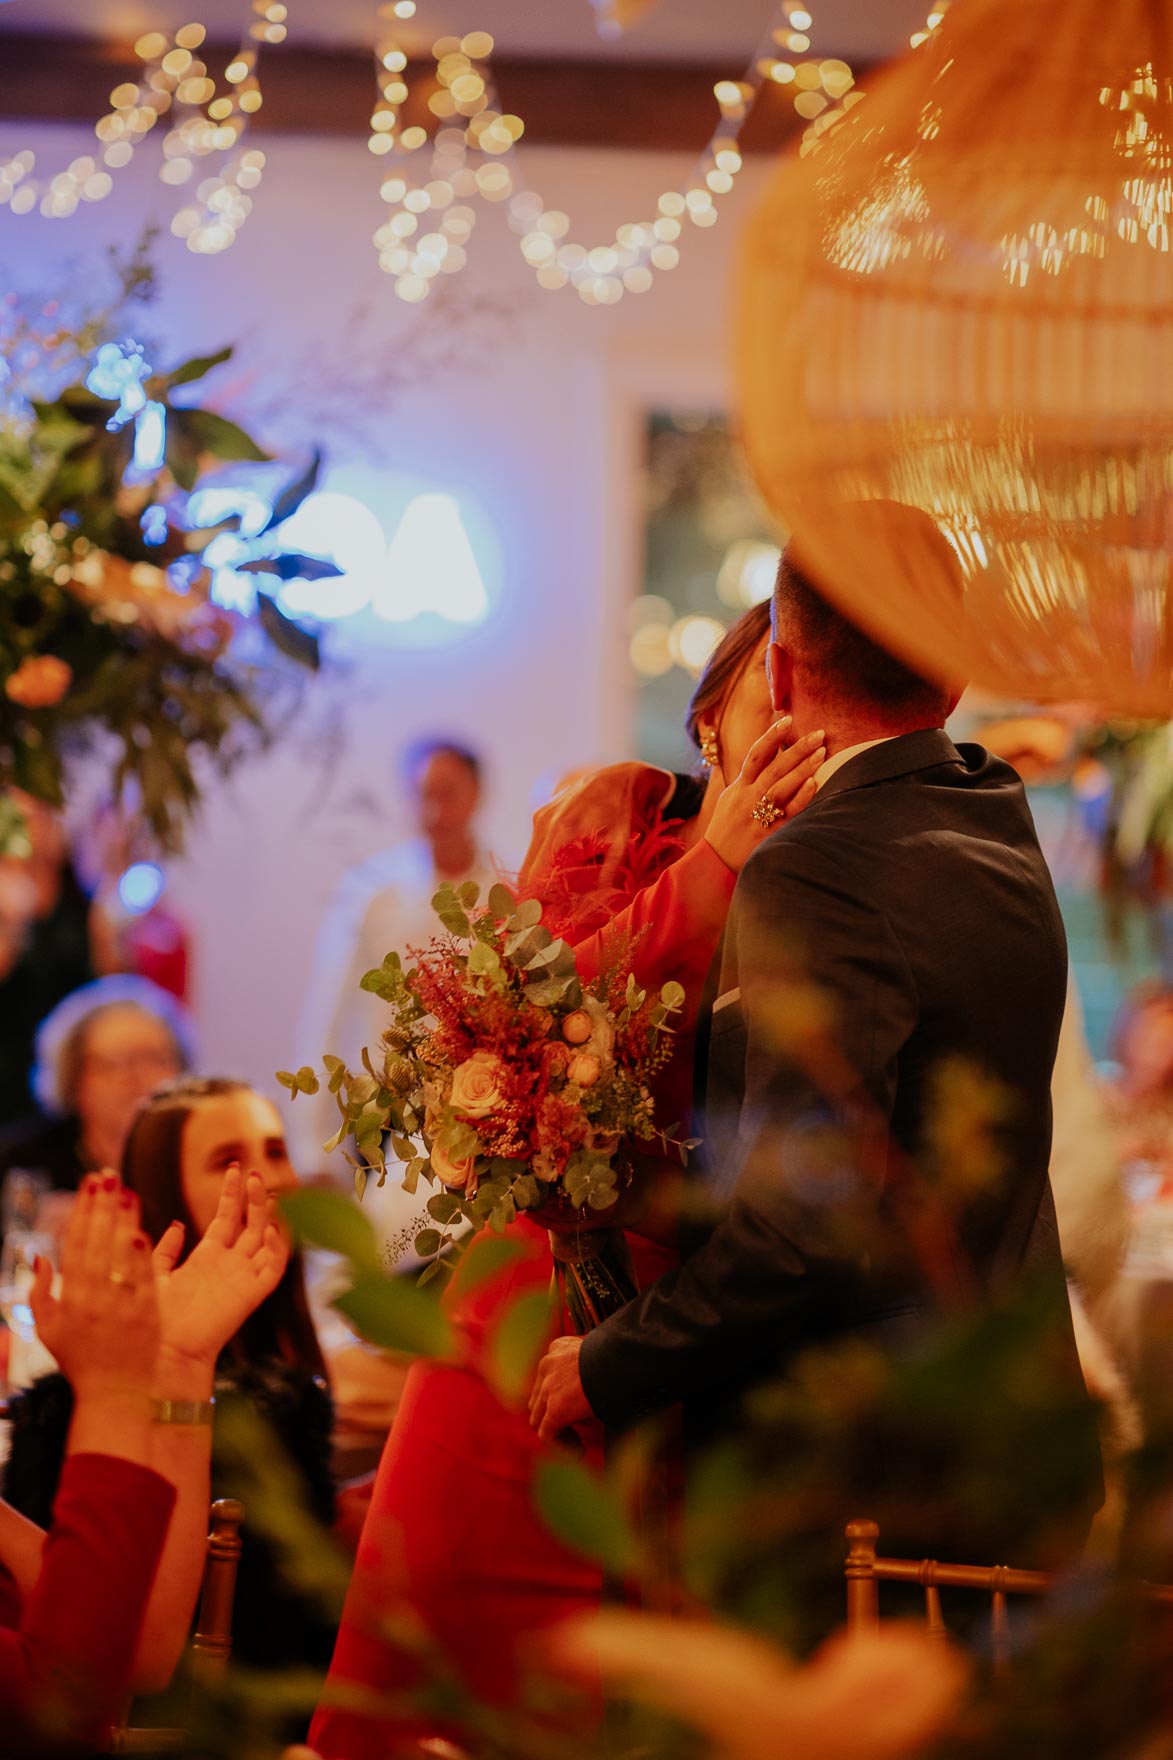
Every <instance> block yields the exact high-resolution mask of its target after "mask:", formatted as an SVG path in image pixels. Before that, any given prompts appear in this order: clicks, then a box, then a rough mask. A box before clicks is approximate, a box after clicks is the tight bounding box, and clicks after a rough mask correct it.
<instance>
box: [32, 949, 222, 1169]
mask: <svg viewBox="0 0 1173 1760" xmlns="http://www.w3.org/2000/svg"><path fill="white" fill-rule="evenodd" d="M194 1053H195V1032H194V1028H193V1026H192V1022H191V1019H190V1017H189V1015H188V1014H187V1012H186V1011H185V1010H184V1009H183V1008H182V1007H181V1006H180V1005H179V1003H177V1002H176V1000H175V998H174V997H173V996H169V995H168V994H167V992H166V991H165V990H160V989H159V987H158V986H157V985H156V984H152V983H149V982H148V981H147V979H145V978H136V977H127V976H118V977H109V978H99V979H98V981H97V982H96V983H94V984H86V985H84V986H83V987H82V988H81V989H80V990H75V991H73V993H72V994H71V995H69V996H67V997H65V999H64V1000H63V1001H62V1002H59V1003H58V1004H57V1007H56V1008H55V1009H54V1010H53V1012H52V1013H51V1014H49V1015H47V1016H46V1017H45V1019H44V1020H43V1021H42V1023H41V1025H40V1027H39V1028H38V1031H37V1056H36V1065H35V1068H34V1071H33V1095H30V1098H29V1106H30V1114H31V1116H30V1117H29V1118H27V1119H25V1120H24V1121H23V1122H21V1123H19V1124H15V1125H10V1126H8V1127H7V1128H6V1129H5V1130H4V1131H3V1132H2V1133H0V1179H2V1178H3V1176H4V1175H5V1174H6V1173H7V1172H8V1170H9V1169H10V1168H20V1169H21V1170H22V1172H25V1173H30V1174H35V1175H38V1176H39V1177H40V1180H41V1181H42V1182H43V1185H44V1187H45V1188H46V1189H48V1190H52V1191H67V1192H74V1191H76V1190H77V1188H78V1186H79V1184H80V1183H81V1180H82V1178H83V1176H84V1175H85V1174H87V1173H88V1172H90V1170H91V1169H92V1168H95V1167H117V1166H118V1164H119V1162H120V1161H121V1160H122V1151H123V1147H124V1145H125V1143H126V1137H127V1132H128V1131H129V1130H130V1125H131V1120H132V1119H133V1118H134V1114H135V1110H136V1108H137V1107H138V1105H139V1103H140V1102H141V1101H142V1100H145V1099H146V1097H147V1095H148V1094H150V1093H151V1092H153V1090H154V1089H155V1088H157V1087H158V1086H159V1084H160V1083H161V1082H166V1081H170V1080H171V1079H172V1078H173V1077H175V1076H178V1075H180V1074H182V1072H183V1071H184V1070H186V1069H188V1068H190V1066H191V1064H192V1061H193V1058H194ZM34 1096H35V1100H36V1102H37V1104H38V1106H39V1108H40V1110H39V1111H38V1112H35V1113H34V1112H32V1111H31V1109H32V1105H33V1099H34Z"/></svg>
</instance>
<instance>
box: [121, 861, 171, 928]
mask: <svg viewBox="0 0 1173 1760" xmlns="http://www.w3.org/2000/svg"><path fill="white" fill-rule="evenodd" d="M163 886H164V880H163V870H162V868H160V867H158V866H157V865H156V864H155V863H154V862H132V863H131V865H130V867H129V868H127V870H126V872H125V873H124V874H123V875H122V877H121V879H120V880H119V882H118V901H119V903H120V904H121V906H122V908H123V910H124V911H128V912H129V913H130V915H131V916H132V917H141V916H142V915H143V913H144V911H149V910H150V909H151V908H152V906H154V905H156V904H158V902H159V899H160V898H161V897H162V894H163Z"/></svg>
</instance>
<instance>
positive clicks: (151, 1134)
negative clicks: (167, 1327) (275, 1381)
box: [122, 1076, 326, 1376]
mask: <svg viewBox="0 0 1173 1760" xmlns="http://www.w3.org/2000/svg"><path fill="white" fill-rule="evenodd" d="M252 1092H253V1090H252V1089H251V1088H250V1087H249V1085H248V1083H247V1082H236V1081H228V1080H225V1079H223V1078H217V1077H202V1076H181V1077H180V1078H179V1080H178V1081H174V1082H168V1083H167V1085H166V1087H163V1088H157V1089H156V1090H155V1092H154V1093H153V1094H152V1095H151V1097H150V1099H149V1100H146V1101H144V1103H143V1106H142V1108H141V1110H140V1111H139V1113H138V1115H137V1117H136V1118H135V1121H134V1123H133V1125H132V1126H131V1128H130V1135H129V1136H128V1137H127V1139H126V1148H125V1149H124V1150H123V1152H122V1182H123V1184H124V1185H126V1186H129V1187H130V1189H131V1191H132V1192H137V1193H138V1198H139V1205H140V1207H141V1213H142V1224H143V1231H144V1233H146V1234H148V1235H149V1236H150V1238H151V1240H152V1241H156V1242H157V1241H159V1240H161V1239H162V1237H163V1235H164V1234H165V1233H166V1231H167V1229H168V1227H169V1226H170V1225H171V1223H172V1222H182V1223H183V1226H184V1241H183V1251H182V1253H181V1254H180V1263H182V1262H183V1260H184V1259H186V1257H187V1255H188V1253H190V1252H191V1250H192V1248H193V1247H194V1246H195V1245H196V1242H197V1241H198V1239H199V1236H198V1234H197V1232H196V1228H195V1225H194V1223H193V1221H192V1217H191V1212H190V1211H189V1210H188V1207H187V1200H186V1199H185V1197H184V1195H183V1133H184V1130H185V1129H186V1126H187V1121H188V1118H189V1117H190V1116H191V1114H192V1112H193V1111H194V1110H195V1108H196V1107H197V1106H198V1105H199V1104H200V1102H201V1101H202V1100H224V1099H231V1097H232V1096H233V1095H234V1094H251V1093H252ZM266 1358H268V1359H272V1358H278V1359H280V1360H282V1361H284V1362H287V1363H296V1364H299V1365H300V1366H301V1367H302V1368H304V1369H307V1370H308V1371H309V1372H310V1373H311V1374H313V1375H322V1376H325V1374H326V1365H325V1360H324V1358H323V1356H322V1348H321V1346H320V1345H319V1343H318V1335H317V1333H316V1332H315V1331H314V1323H313V1321H312V1319H311V1318H310V1310H309V1303H308V1301H307V1300H306V1293H305V1277H304V1274H303V1270H302V1263H301V1256H300V1254H298V1253H296V1252H295V1253H293V1254H292V1255H291V1257H290V1260H289V1264H288V1265H287V1266H286V1268H285V1273H284V1275H283V1277H282V1279H281V1281H280V1283H279V1284H278V1285H277V1288H276V1289H275V1290H274V1291H273V1293H272V1295H270V1296H267V1297H266V1299H265V1300H264V1301H263V1302H262V1303H261V1305H260V1307H259V1308H257V1309H256V1310H255V1312H254V1313H252V1314H250V1315H249V1317H248V1319H247V1320H246V1321H245V1323H244V1325H243V1326H242V1327H241V1329H240V1331H239V1332H238V1333H237V1334H236V1337H235V1338H233V1339H230V1340H229V1342H228V1344H227V1346H226V1347H225V1350H224V1359H226V1360H227V1361H228V1362H237V1363H253V1364H256V1363H260V1362H263V1361H264V1360H265V1359H266Z"/></svg>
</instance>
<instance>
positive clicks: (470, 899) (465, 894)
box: [456, 880, 481, 911]
mask: <svg viewBox="0 0 1173 1760" xmlns="http://www.w3.org/2000/svg"><path fill="white" fill-rule="evenodd" d="M456 896H457V898H458V899H459V900H460V902H461V904H462V905H463V906H464V908H465V910H466V911H473V910H475V909H476V907H477V900H478V899H479V898H480V896H481V889H480V887H479V886H478V885H477V883H476V881H475V880H462V881H461V883H460V885H459V886H458V887H457V888H456Z"/></svg>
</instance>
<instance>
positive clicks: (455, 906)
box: [432, 886, 472, 941]
mask: <svg viewBox="0 0 1173 1760" xmlns="http://www.w3.org/2000/svg"><path fill="white" fill-rule="evenodd" d="M432 909H433V910H434V911H435V913H436V915H437V916H438V917H439V919H440V921H441V923H443V925H444V927H445V928H446V929H447V931H448V933H449V934H450V935H455V936H456V938H457V940H458V941H467V940H468V938H469V936H470V935H471V934H472V924H471V923H470V922H469V920H468V913H467V912H466V910H465V908H464V906H463V905H462V904H461V902H460V899H459V898H458V897H457V894H456V888H455V887H454V886H441V888H440V890H439V891H438V892H437V893H436V895H435V897H434V898H433V899H432Z"/></svg>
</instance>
